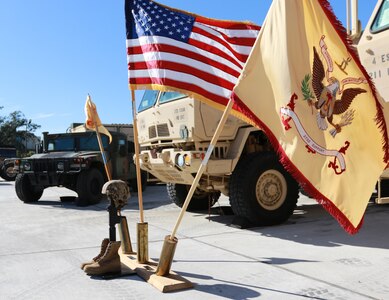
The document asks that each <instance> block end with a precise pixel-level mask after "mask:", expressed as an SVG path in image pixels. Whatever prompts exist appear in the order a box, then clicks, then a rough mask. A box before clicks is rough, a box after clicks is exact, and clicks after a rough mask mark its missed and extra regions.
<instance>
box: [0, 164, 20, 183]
mask: <svg viewBox="0 0 389 300" xmlns="http://www.w3.org/2000/svg"><path fill="white" fill-rule="evenodd" d="M13 169H14V163H13V162H6V163H4V165H3V166H2V167H1V172H0V176H1V178H3V179H4V180H7V181H14V180H15V178H16V172H14V171H13Z"/></svg>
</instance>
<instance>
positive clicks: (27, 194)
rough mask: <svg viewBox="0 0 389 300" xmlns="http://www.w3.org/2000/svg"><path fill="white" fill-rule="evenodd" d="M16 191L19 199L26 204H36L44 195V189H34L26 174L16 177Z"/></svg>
mask: <svg viewBox="0 0 389 300" xmlns="http://www.w3.org/2000/svg"><path fill="white" fill-rule="evenodd" d="M15 191H16V195H17V196H18V198H19V199H20V200H21V201H23V202H24V203H31V202H36V201H38V200H39V199H40V198H41V197H42V194H43V188H41V187H33V186H32V185H31V182H30V179H29V178H28V176H27V175H26V174H18V175H17V176H16V179H15Z"/></svg>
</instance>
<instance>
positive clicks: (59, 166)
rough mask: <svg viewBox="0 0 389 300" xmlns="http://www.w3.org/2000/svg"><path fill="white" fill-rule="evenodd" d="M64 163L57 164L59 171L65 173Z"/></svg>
mask: <svg viewBox="0 0 389 300" xmlns="http://www.w3.org/2000/svg"><path fill="white" fill-rule="evenodd" d="M64 168H65V167H64V163H63V162H62V161H61V162H59V163H58V164H57V170H58V171H63V170H64Z"/></svg>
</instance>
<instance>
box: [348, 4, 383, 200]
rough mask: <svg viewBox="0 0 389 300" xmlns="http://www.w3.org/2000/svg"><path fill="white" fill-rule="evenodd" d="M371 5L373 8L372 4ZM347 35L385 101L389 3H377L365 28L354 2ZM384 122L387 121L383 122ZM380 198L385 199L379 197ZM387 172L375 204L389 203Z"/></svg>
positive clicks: (379, 186)
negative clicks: (361, 23) (349, 35)
mask: <svg viewBox="0 0 389 300" xmlns="http://www.w3.org/2000/svg"><path fill="white" fill-rule="evenodd" d="M369 2H372V3H371V5H372V6H373V5H374V3H373V1H369ZM349 14H350V15H351V16H352V17H350V18H349V20H350V23H352V24H350V25H349V26H350V27H351V28H350V33H351V36H352V37H354V43H355V45H356V47H357V49H358V54H359V57H360V59H361V62H362V64H363V66H364V67H365V68H366V70H367V72H368V73H369V75H370V77H371V78H372V79H373V81H374V83H375V86H376V88H377V91H378V92H379V94H380V96H381V97H382V98H383V99H384V101H385V102H389V0H379V1H377V3H376V5H375V8H374V10H373V13H372V15H371V17H370V20H369V21H368V23H367V25H366V27H365V29H364V30H363V31H362V30H361V26H360V25H359V22H358V18H357V16H358V1H357V0H353V1H352V5H351V6H350V13H349ZM386 121H387V122H388V121H389V120H386ZM381 196H385V198H382V197H381ZM387 196H389V169H386V170H385V171H384V173H383V174H382V176H381V178H380V181H379V184H378V197H377V200H376V202H377V203H380V204H382V203H389V197H387Z"/></svg>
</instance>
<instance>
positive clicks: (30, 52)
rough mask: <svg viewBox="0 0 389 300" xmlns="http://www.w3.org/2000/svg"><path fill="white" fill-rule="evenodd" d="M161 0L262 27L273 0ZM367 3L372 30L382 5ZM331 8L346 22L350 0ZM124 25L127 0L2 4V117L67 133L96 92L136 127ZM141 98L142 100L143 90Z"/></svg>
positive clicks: (106, 119) (110, 110) (115, 118)
mask: <svg viewBox="0 0 389 300" xmlns="http://www.w3.org/2000/svg"><path fill="white" fill-rule="evenodd" d="M159 2H160V3H162V4H165V5H168V6H172V7H175V8H179V9H183V10H187V11H190V12H193V13H197V14H200V15H203V16H206V17H210V18H218V19H228V20H250V21H253V22H255V23H257V24H262V22H263V20H264V18H265V16H266V12H267V10H268V8H269V6H270V3H271V0H242V1H236V0H209V1H199V0H186V1H183V0H160V1H159ZM359 2H360V8H359V9H360V19H361V21H362V25H363V26H365V25H366V23H367V21H368V17H369V15H370V14H371V12H372V10H373V8H374V5H375V1H372V0H360V1H359ZM236 3H239V4H238V5H236ZM330 3H331V4H332V5H333V9H334V11H335V13H336V15H337V16H338V18H339V19H340V20H341V21H342V22H343V23H345V19H346V1H345V0H331V1H330ZM124 24H125V20H124V0H120V1H118V0H116V1H91V0H77V1H76V0H55V1H53V0H35V1H26V0H23V1H22V0H12V1H5V0H2V1H1V4H0V41H1V42H0V106H4V108H3V109H2V110H0V115H1V116H5V115H8V114H9V113H10V112H12V111H15V110H20V111H22V112H23V113H24V115H25V116H26V118H27V119H31V120H32V121H33V122H34V123H37V124H39V125H41V126H42V127H41V128H40V129H39V130H38V131H37V132H36V134H37V135H38V136H40V134H41V132H42V131H49V132H52V133H54V132H64V131H66V129H67V128H68V127H69V125H70V124H71V123H73V122H84V121H85V114H84V104H85V99H86V96H87V94H88V93H89V94H90V95H91V96H92V100H93V101H94V102H95V103H96V105H97V109H98V112H99V115H100V118H101V120H102V122H103V123H132V113H131V101H130V92H129V90H128V85H127V62H126V47H125V25H124ZM136 96H137V98H138V100H139V98H140V97H141V96H142V92H137V93H136Z"/></svg>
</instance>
